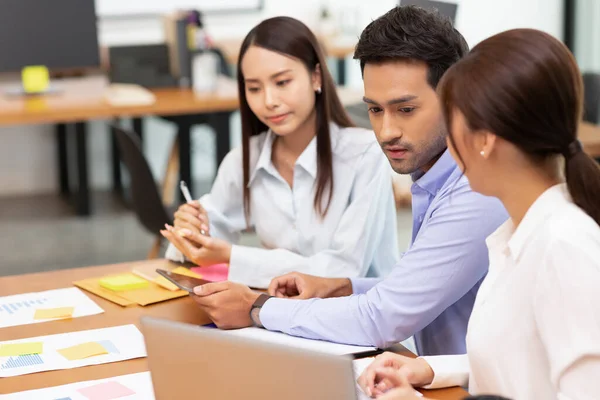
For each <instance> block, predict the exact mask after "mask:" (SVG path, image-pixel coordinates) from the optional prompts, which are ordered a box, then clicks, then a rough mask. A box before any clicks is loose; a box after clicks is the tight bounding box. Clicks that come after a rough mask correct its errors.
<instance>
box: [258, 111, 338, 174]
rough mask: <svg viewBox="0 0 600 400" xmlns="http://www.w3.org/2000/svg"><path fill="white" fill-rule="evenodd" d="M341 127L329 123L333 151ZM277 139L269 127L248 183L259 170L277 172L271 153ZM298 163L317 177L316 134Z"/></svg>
mask: <svg viewBox="0 0 600 400" xmlns="http://www.w3.org/2000/svg"><path fill="white" fill-rule="evenodd" d="M339 129H340V128H339V127H338V126H337V125H336V124H334V123H331V124H329V133H330V136H331V138H332V140H331V142H332V143H331V145H332V151H333V147H334V146H335V144H336V143H337V137H338V130H339ZM274 141H275V134H274V133H273V132H272V131H271V130H270V129H269V130H268V131H267V136H266V138H265V142H264V144H263V146H262V149H261V152H260V156H259V157H258V161H257V162H256V165H255V167H254V170H253V171H252V175H251V176H250V180H249V181H248V185H250V184H251V183H252V182H253V181H254V179H255V178H256V174H257V173H258V171H259V170H261V169H262V170H265V171H267V172H269V173H271V174H275V166H274V165H273V163H272V160H271V158H272V157H271V155H272V151H273V142H274ZM296 165H298V166H300V167H301V168H302V169H304V170H305V171H306V172H308V173H309V174H310V176H311V177H312V178H313V179H316V177H317V138H316V136H315V137H313V138H312V140H311V141H310V143H309V144H308V146H306V148H305V149H304V151H303V152H302V154H300V156H299V157H298V159H297V160H296Z"/></svg>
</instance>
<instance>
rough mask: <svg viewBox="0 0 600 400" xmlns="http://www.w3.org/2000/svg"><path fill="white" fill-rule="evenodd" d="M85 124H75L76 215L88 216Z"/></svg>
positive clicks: (88, 197) (88, 199)
mask: <svg viewBox="0 0 600 400" xmlns="http://www.w3.org/2000/svg"><path fill="white" fill-rule="evenodd" d="M86 128H87V127H86V123H85V122H77V123H76V124H75V141H76V145H77V198H76V202H77V204H76V208H77V215H79V216H89V215H90V213H91V209H90V193H89V186H88V163H87V129H86Z"/></svg>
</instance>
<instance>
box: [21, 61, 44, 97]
mask: <svg viewBox="0 0 600 400" xmlns="http://www.w3.org/2000/svg"><path fill="white" fill-rule="evenodd" d="M21 80H22V82H23V90H25V93H42V92H45V91H46V90H48V87H49V86H50V73H49V72H48V68H46V67H44V66H43V65H34V66H30V67H25V68H23V70H22V71H21Z"/></svg>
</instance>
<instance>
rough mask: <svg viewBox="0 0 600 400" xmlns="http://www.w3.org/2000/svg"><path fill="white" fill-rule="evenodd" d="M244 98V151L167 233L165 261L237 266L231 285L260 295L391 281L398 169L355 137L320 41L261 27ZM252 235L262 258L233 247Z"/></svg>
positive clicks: (296, 31)
mask: <svg viewBox="0 0 600 400" xmlns="http://www.w3.org/2000/svg"><path fill="white" fill-rule="evenodd" d="M238 88H239V97H240V110H241V117H242V135H243V137H242V147H241V148H237V149H234V150H232V151H231V152H230V153H229V154H228V155H227V157H226V158H225V159H224V160H223V163H222V164H221V166H220V168H219V171H218V174H217V178H216V181H215V182H214V185H213V187H212V190H211V192H210V193H209V194H207V195H205V196H204V197H202V198H201V199H200V200H199V202H194V203H192V204H186V205H183V206H182V207H180V209H179V210H178V211H177V213H176V214H175V222H174V225H175V227H174V228H173V227H167V230H165V231H163V235H164V236H165V237H166V238H167V239H169V241H170V242H171V246H170V248H169V249H168V250H167V254H166V256H167V258H170V259H174V260H179V261H182V260H183V256H185V257H186V258H188V259H189V260H191V261H192V262H194V263H196V264H198V265H201V266H207V265H211V264H216V263H229V265H230V269H229V279H230V280H231V281H236V282H240V283H244V284H247V285H249V286H252V287H259V288H266V287H268V285H269V282H270V280H271V279H272V278H274V277H275V276H278V275H282V274H284V273H287V272H291V271H301V272H304V273H308V274H314V275H319V276H325V277H357V276H379V275H382V274H384V273H386V272H387V270H389V269H390V268H391V267H392V266H393V265H394V264H395V263H396V261H397V260H398V257H399V254H398V244H397V232H396V211H395V207H394V199H393V194H392V183H391V172H390V171H391V170H390V167H389V164H388V161H387V159H386V158H385V155H384V154H383V152H382V151H381V149H380V148H379V146H378V144H377V142H376V139H375V136H374V134H373V132H371V131H368V130H365V129H360V128H355V127H353V124H352V122H351V121H350V119H349V117H348V116H347V114H346V112H345V110H344V108H343V106H342V104H341V102H340V100H339V98H338V96H337V92H336V88H335V85H334V83H333V79H332V77H331V75H330V73H329V71H328V70H327V65H326V59H325V57H324V55H323V53H322V51H321V49H320V47H319V44H318V41H317V39H316V38H315V36H314V35H313V34H312V32H311V31H310V30H309V29H308V28H307V27H306V26H305V25H304V24H302V23H301V22H299V21H297V20H295V19H293V18H288V17H277V18H271V19H268V20H265V21H263V22H261V23H260V24H259V25H258V26H256V27H255V28H254V29H252V31H250V33H249V34H248V36H247V37H246V38H245V40H244V42H243V44H242V47H241V50H240V57H239V61H238ZM246 229H254V230H255V231H256V233H257V235H258V237H259V238H260V240H261V243H262V247H263V248H252V247H245V246H240V245H237V244H236V243H237V242H238V240H239V237H240V233H241V232H242V231H244V230H246ZM186 230H188V231H195V232H197V233H198V232H204V233H205V234H206V236H204V237H203V239H205V240H203V241H202V243H194V242H192V241H191V240H188V239H185V238H183V237H182V235H183V236H185V234H186ZM175 233H178V234H175Z"/></svg>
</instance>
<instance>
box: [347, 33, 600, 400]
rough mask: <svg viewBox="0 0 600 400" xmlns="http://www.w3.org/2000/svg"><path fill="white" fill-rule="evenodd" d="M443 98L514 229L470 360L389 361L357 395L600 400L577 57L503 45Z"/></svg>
mask: <svg viewBox="0 0 600 400" xmlns="http://www.w3.org/2000/svg"><path fill="white" fill-rule="evenodd" d="M439 94H440V96H441V99H442V104H443V105H444V108H445V109H444V114H445V118H446V121H447V124H448V126H449V127H451V129H450V131H451V135H450V137H449V146H450V148H451V149H452V151H453V155H454V157H455V158H456V160H457V162H459V164H460V165H461V166H462V168H463V170H464V172H465V174H466V175H467V177H468V178H469V181H470V183H471V186H472V188H473V190H475V191H477V192H480V193H482V194H485V195H489V196H495V197H498V198H499V199H500V200H501V201H502V202H503V204H504V206H505V207H506V209H507V211H508V213H509V214H510V217H511V218H510V219H509V220H508V221H507V222H506V223H505V224H504V225H502V226H501V227H500V228H499V229H498V230H497V231H496V232H495V233H494V234H492V235H491V236H490V237H489V238H488V240H487V245H488V248H489V258H490V268H489V273H488V275H487V277H486V278H485V280H484V282H483V284H482V286H481V288H480V289H479V293H478V295H477V299H476V301H475V307H474V309H473V313H472V315H471V318H470V321H469V328H468V333H467V355H457V356H440V357H423V358H418V359H414V360H413V359H408V358H405V357H401V356H398V355H394V354H389V353H386V354H384V355H381V356H380V357H378V359H376V361H375V362H373V364H372V365H371V366H369V367H368V368H367V369H366V370H365V371H364V373H363V374H362V375H361V377H360V378H359V383H360V384H361V386H362V387H363V388H364V390H365V391H366V392H367V393H368V394H371V395H372V396H374V397H378V398H381V399H416V398H418V397H417V396H416V395H415V391H414V390H413V389H412V387H411V385H413V386H417V387H418V386H421V387H427V388H438V387H443V386H453V385H461V386H464V385H467V383H468V386H469V390H470V392H471V393H473V394H482V393H491V394H497V395H501V396H505V397H508V398H512V399H515V400H520V399H536V400H538V399H544V400H545V399H600V383H599V382H598V379H599V378H600V297H599V296H598V290H599V288H600V227H599V226H598V223H599V222H600V169H599V168H598V165H597V164H596V163H595V162H594V161H593V160H592V159H591V158H590V157H588V156H587V155H586V154H585V153H584V152H583V151H582V147H581V143H580V142H579V141H578V140H577V130H578V124H579V122H580V118H581V115H582V98H583V86H582V80H581V74H580V72H579V69H578V67H577V64H576V62H575V59H574V57H573V55H572V54H571V53H570V52H569V50H568V49H567V48H566V47H565V46H564V45H563V44H562V43H561V42H559V41H558V40H556V39H554V38H553V37H551V36H550V35H548V34H546V33H543V32H540V31H536V30H528V29H518V30H512V31H508V32H504V33H501V34H498V35H496V36H493V37H491V38H489V39H487V40H484V41H483V42H481V43H480V44H479V45H477V46H476V47H475V48H474V49H473V50H472V51H471V53H470V54H469V55H468V56H467V57H466V58H465V59H463V60H461V61H460V62H459V63H457V64H456V65H455V66H453V67H452V68H451V69H450V70H449V71H448V72H447V74H446V76H445V77H444V78H443V80H442V83H441V84H440V89H439ZM392 388H393V389H392ZM390 389H391V390H390Z"/></svg>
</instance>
